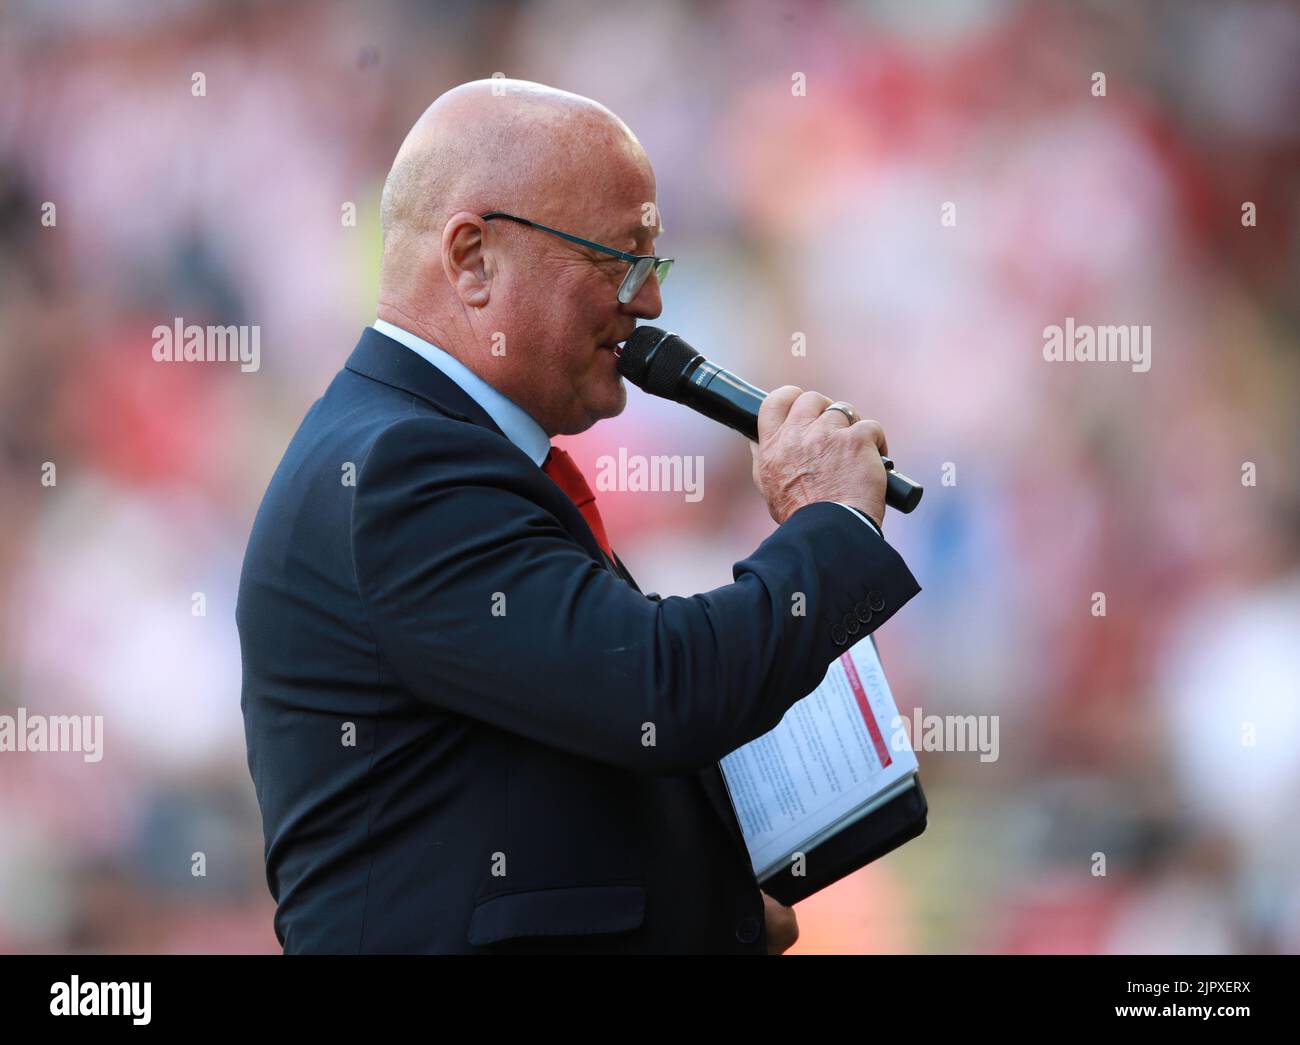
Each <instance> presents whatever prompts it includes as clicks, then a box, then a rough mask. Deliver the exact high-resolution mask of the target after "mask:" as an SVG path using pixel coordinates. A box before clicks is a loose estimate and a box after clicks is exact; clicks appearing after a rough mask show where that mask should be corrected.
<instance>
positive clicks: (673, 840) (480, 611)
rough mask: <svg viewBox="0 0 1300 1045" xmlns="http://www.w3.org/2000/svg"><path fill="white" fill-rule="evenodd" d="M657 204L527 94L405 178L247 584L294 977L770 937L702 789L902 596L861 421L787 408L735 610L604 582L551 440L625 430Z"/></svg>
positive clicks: (767, 941)
mask: <svg viewBox="0 0 1300 1045" xmlns="http://www.w3.org/2000/svg"><path fill="white" fill-rule="evenodd" d="M655 199H656V193H655V181H654V174H653V171H652V170H651V167H650V163H649V160H648V159H647V157H646V155H645V152H644V150H643V149H642V148H641V145H640V143H639V142H638V141H637V139H636V138H635V136H634V135H633V134H632V132H631V131H630V130H628V128H627V127H626V126H625V125H624V124H623V123H622V121H621V120H619V119H618V118H617V117H616V116H614V114H613V113H611V112H609V111H608V110H607V109H605V108H604V107H602V106H600V105H598V104H597V103H595V102H593V101H591V100H589V99H586V98H581V97H578V96H576V95H572V94H568V93H565V92H561V91H556V90H553V89H550V88H547V87H544V86H542V85H540V84H533V83H528V82H523V81H512V80H501V79H496V80H488V81H479V82H475V83H470V84H464V85H462V86H460V87H457V88H455V89H454V90H451V91H449V92H448V93H446V94H444V95H443V96H442V97H441V98H439V99H438V100H437V101H436V102H435V103H434V104H433V105H432V106H431V107H430V108H429V109H428V111H427V112H425V113H424V115H423V116H422V117H421V118H420V120H419V121H418V122H417V123H416V125H415V127H414V128H413V129H412V130H411V132H410V134H409V135H408V137H407V139H406V141H405V142H404V143H403V145H402V147H401V149H400V151H399V152H398V155H397V158H396V161H395V162H394V164H393V169H392V172H391V173H390V175H389V177H388V181H387V183H386V184H385V186H384V195H383V203H382V215H381V217H382V224H383V234H384V251H383V261H382V271H381V277H380V291H379V307H378V321H377V322H376V324H375V327H374V328H370V329H367V330H366V331H365V333H364V334H363V335H362V337H361V340H360V343H359V344H358V345H357V347H356V349H355V350H354V351H353V353H352V355H351V358H350V359H349V360H348V362H347V365H346V367H345V368H344V369H343V370H342V371H340V372H339V374H338V376H337V377H335V379H334V380H333V382H332V383H331V384H330V386H329V388H328V389H327V390H326V392H325V394H324V396H323V397H322V398H321V399H320V400H318V401H317V402H316V403H315V405H313V406H312V408H311V410H310V411H309V412H308V414H307V416H306V418H305V419H304V421H303V423H302V426H301V427H300V428H299V430H298V432H297V434H296V435H295V436H294V438H293V441H292V442H291V444H290V445H289V448H288V450H287V451H286V453H285V456H284V459H283V461H282V462H281V464H280V467H279V468H278V470H277V471H276V473H275V476H274V478H273V479H272V480H271V484H270V487H269V489H268V490H267V493H266V497H265V499H264V501H263V503H262V506H261V509H260V511H259V512H258V516H257V520H256V522H255V523H254V526H253V532H252V536H251V538H250V540H249V544H248V552H247V556H246V559H245V562H244V571H243V576H242V579H241V583H240V592H239V605H238V611H237V617H238V624H239V633H240V641H241V645H242V650H243V667H244V688H243V699H242V707H243V711H244V720H245V728H246V733H247V740H248V760H249V768H250V771H251V773H252V777H253V781H254V784H255V785H256V790H257V797H258V802H259V804H260V806H261V810H262V817H263V824H264V831H265V837H266V865H267V880H268V882H269V884H270V888H271V893H272V895H273V896H274V898H275V899H276V901H277V904H278V907H277V911H276V916H275V930H276V935H277V937H278V939H279V940H280V942H281V944H282V945H283V947H284V949H285V951H286V952H353V953H355V952H488V951H494V952H499V951H515V952H521V951H535V952H536V951H550V952H555V951H569V952H584V951H585V952H590V951H602V952H669V953H684V952H704V951H707V952H753V953H759V954H761V953H765V952H771V953H779V952H780V951H782V950H784V949H785V948H787V947H788V946H789V945H790V944H791V943H792V942H793V941H794V938H795V936H796V935H797V928H796V924H795V919H794V913H793V911H791V910H790V909H788V908H786V907H783V906H782V905H780V904H777V903H776V902H775V901H773V900H771V899H770V898H767V897H765V896H764V895H763V894H762V892H761V891H760V889H759V887H758V885H757V883H756V881H755V878H754V874H753V870H752V867H751V865H750V862H749V858H748V854H747V852H746V849H745V845H744V839H743V837H742V835H741V832H740V828H739V825H738V823H737V821H736V817H735V814H734V812H733V811H732V809H731V806H730V804H729V801H728V798H727V795H726V790H725V784H724V782H723V779H722V776H721V772H720V770H719V768H718V765H717V762H718V759H719V758H721V757H722V756H724V755H726V754H727V753H728V752H729V751H732V750H734V749H735V748H737V747H739V746H740V745H742V744H744V743H746V742H748V741H750V740H752V739H754V738H755V737H758V736H761V735H762V734H763V733H765V732H767V731H768V730H770V729H772V728H773V727H774V726H776V725H777V723H778V722H779V721H780V720H781V717H782V716H783V715H784V713H785V711H786V709H787V708H789V707H790V705H791V704H793V703H794V702H795V701H796V700H798V699H799V698H801V697H803V696H804V695H806V694H807V693H808V692H809V691H811V690H812V689H813V688H814V687H815V686H816V685H817V684H818V683H819V682H820V681H821V678H822V676H823V675H824V674H825V672H826V669H827V667H828V666H829V664H830V663H831V661H833V660H834V659H835V658H836V657H837V656H838V655H840V654H841V653H842V652H843V651H844V647H845V645H846V643H847V642H848V641H849V636H850V635H856V636H857V638H861V637H862V635H865V634H866V633H868V632H870V631H872V630H874V629H875V628H876V627H878V626H879V625H880V624H881V623H883V622H884V621H885V620H888V619H889V617H890V616H891V615H892V614H893V613H894V612H896V611H897V610H898V609H899V607H901V606H902V605H903V604H904V603H905V602H907V600H908V599H910V598H911V597H912V596H913V595H914V594H916V592H918V591H919V590H920V589H919V587H918V585H917V583H916V581H915V580H914V579H913V577H912V575H911V573H910V572H909V571H908V569H907V567H906V566H905V565H904V563H903V561H902V560H901V559H900V558H899V556H898V555H897V553H896V552H894V550H893V549H892V548H890V546H889V545H888V544H887V543H886V542H885V540H884V538H883V536H882V533H881V530H880V528H879V525H880V523H881V521H882V519H883V516H884V489H885V473H884V469H883V466H882V464H881V460H880V455H881V453H883V452H886V451H887V447H886V443H885V437H884V433H883V432H882V431H881V429H880V426H879V425H877V424H876V423H875V422H871V421H857V423H854V421H856V417H855V415H854V412H853V410H852V408H850V407H848V406H847V404H830V402H829V400H827V399H826V397H825V396H822V395H819V394H818V393H815V392H801V390H800V389H798V388H794V387H789V386H788V387H785V388H781V389H778V390H776V391H775V392H773V393H772V394H771V395H770V396H769V397H768V399H767V400H766V401H765V402H764V404H763V408H762V415H761V417H760V421H759V443H758V445H757V446H756V447H755V451H754V479H755V482H756V484H757V486H758V488H759V490H760V492H761V493H762V495H763V496H764V498H765V499H766V501H767V504H768V508H769V511H770V513H771V515H772V517H773V519H774V520H775V521H776V522H777V523H778V524H779V525H778V527H777V529H776V531H775V532H774V533H773V534H772V535H771V537H769V538H768V539H767V540H766V541H764V542H763V544H762V545H760V546H759V548H758V549H756V550H755V551H754V553H753V554H752V555H751V556H750V557H749V558H747V559H746V560H745V561H743V562H741V563H738V564H736V566H735V567H734V577H735V583H733V584H730V585H727V586H725V587H721V588H717V589H715V590H713V591H711V592H706V593H704V594H700V595H695V596H692V597H690V598H668V599H662V600H661V599H658V597H654V596H646V595H644V594H642V593H641V592H640V590H639V589H638V588H637V586H636V584H635V583H634V582H633V580H632V578H631V576H629V575H628V574H627V572H626V570H624V569H623V567H622V564H621V563H620V562H619V561H618V559H617V556H615V555H614V552H613V549H612V548H610V546H609V543H608V538H607V536H606V534H605V533H604V528H603V525H602V524H601V521H600V518H599V514H598V512H597V510H596V505H595V503H594V499H593V498H592V497H591V494H590V489H589V488H588V487H587V486H586V484H585V482H584V480H583V479H582V476H581V473H580V472H578V470H577V469H576V467H575V466H574V465H573V463H572V461H570V460H569V459H568V457H567V455H564V454H563V453H562V452H561V451H559V450H558V449H555V450H553V449H552V448H551V446H550V438H551V437H552V436H554V435H560V434H565V435H567V434H573V433H576V432H581V431H584V430H585V429H587V428H589V427H590V426H591V425H593V424H594V423H596V422H597V421H599V420H601V419H602V418H607V417H613V416H615V415H616V414H618V413H619V412H620V411H621V410H622V409H623V406H624V404H625V401H626V391H625V389H624V387H623V384H622V381H621V379H620V377H619V375H618V373H617V371H616V369H615V353H614V348H615V346H616V345H617V344H618V343H619V342H621V341H622V340H624V339H625V338H626V337H627V336H628V334H629V333H630V332H631V331H632V329H633V328H634V327H635V325H636V321H637V319H638V318H641V319H654V318H655V317H656V316H658V315H659V313H660V310H661V299H660V289H659V284H658V278H659V273H660V272H662V267H661V266H660V265H659V264H658V262H644V263H639V262H629V261H627V260H625V259H624V257H623V255H629V256H630V255H636V256H649V255H652V254H653V250H654V240H655V238H656V236H657V234H658V232H659V225H658V220H657V207H653V206H647V204H653V203H654V202H655ZM647 215H649V216H650V220H649V221H648V222H647V220H646V217H647ZM578 241H582V242H578ZM607 251H609V252H607ZM832 407H833V408H832ZM796 595H802V600H799V599H797V598H796ZM800 601H803V603H804V605H805V607H806V612H805V613H803V614H796V613H795V612H793V608H794V607H795V606H796V605H797V604H798V603H799V602H800ZM868 602H869V603H871V604H872V605H874V606H880V607H881V608H880V609H878V610H875V611H874V615H873V614H865V617H866V618H867V619H868V620H867V623H864V624H862V625H861V627H860V629H859V615H860V614H859V615H855V612H854V608H855V606H856V607H861V606H864V605H866V604H867V603H868ZM846 622H847V623H846ZM849 624H851V625H852V627H849ZM859 630H860V632H861V634H859Z"/></svg>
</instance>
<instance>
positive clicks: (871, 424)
mask: <svg viewBox="0 0 1300 1045" xmlns="http://www.w3.org/2000/svg"><path fill="white" fill-rule="evenodd" d="M838 412H839V411H837V410H831V411H830V413H832V414H834V413H838ZM853 434H854V435H855V436H857V437H858V438H859V439H861V440H862V442H863V445H867V444H868V443H874V444H875V447H876V449H877V450H878V451H880V455H881V456H882V457H884V456H886V455H888V453H889V441H888V440H887V439H886V438H885V430H884V429H883V428H881V427H880V422H879V421H872V420H865V421H859V422H858V423H857V424H855V425H854V426H853Z"/></svg>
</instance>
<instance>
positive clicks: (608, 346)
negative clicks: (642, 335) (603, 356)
mask: <svg viewBox="0 0 1300 1045" xmlns="http://www.w3.org/2000/svg"><path fill="white" fill-rule="evenodd" d="M631 336H632V335H631V334H628V335H627V337H621V338H619V339H618V340H617V341H605V342H603V343H602V344H600V345H598V346H597V347H598V348H603V349H604V350H605V351H607V352H613V353H614V355H615V356H618V354H619V353H620V352H622V351H623V343H624V342H625V341H626V340H627V339H628V338H629V337H631Z"/></svg>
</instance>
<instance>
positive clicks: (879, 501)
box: [751, 385, 889, 528]
mask: <svg viewBox="0 0 1300 1045" xmlns="http://www.w3.org/2000/svg"><path fill="white" fill-rule="evenodd" d="M844 406H847V404H837V405H836V408H835V409H832V408H831V400H830V399H828V398H827V397H826V396H824V395H822V394H821V393H820V392H805V391H803V390H802V389H801V388H797V387H795V386H794V385H783V386H782V387H780V388H778V389H775V390H774V391H772V392H770V393H768V396H767V398H766V399H764V400H763V405H762V406H761V407H760V408H759V411H758V441H757V442H756V443H753V444H751V449H752V450H753V454H754V485H755V486H757V487H758V491H759V493H761V494H762V495H763V499H764V500H766V501H767V510H768V512H770V513H771V515H772V518H773V520H775V521H776V522H777V523H778V524H779V523H783V522H785V521H786V519H788V518H790V516H791V515H793V514H794V513H795V512H797V511H798V510H799V509H800V508H802V507H803V506H804V505H806V504H813V503H814V502H816V501H839V502H840V503H841V504H847V505H848V506H849V507H851V508H856V509H857V510H858V511H860V512H863V513H864V514H866V515H869V516H871V518H872V519H874V520H875V522H876V525H877V526H881V527H882V528H883V524H884V519H885V476H886V474H887V473H886V472H885V465H884V462H883V461H882V460H881V455H882V454H884V453H885V452H887V451H888V449H889V447H888V444H887V443H886V442H885V433H884V430H883V429H882V428H881V427H880V425H878V424H877V423H876V422H875V421H858V422H857V423H856V424H855V423H852V422H851V420H850V418H849V416H848V414H847V412H845V411H844V410H842V409H841V407H844ZM848 409H850V410H851V409H852V407H848Z"/></svg>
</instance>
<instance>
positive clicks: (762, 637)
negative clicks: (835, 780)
mask: <svg viewBox="0 0 1300 1045" xmlns="http://www.w3.org/2000/svg"><path fill="white" fill-rule="evenodd" d="M521 461H522V457H521V455H519V454H517V453H514V452H513V449H512V448H510V447H508V445H507V446H503V444H502V440H501V438H500V436H498V435H496V434H495V433H492V432H489V431H487V430H485V429H480V428H477V427H475V426H471V425H466V424H463V423H457V422H452V421H448V420H444V419H441V418H411V419H408V420H405V421H402V422H401V423H399V424H397V425H394V426H392V427H391V428H389V429H388V430H386V431H385V432H384V433H383V434H382V435H380V436H379V438H378V439H377V440H376V442H375V443H374V445H373V446H372V448H371V450H370V452H369V454H368V455H367V457H366V459H365V461H364V462H363V464H362V467H361V469H360V471H359V474H358V478H357V488H356V494H355V499H354V502H353V510H352V552H353V561H354V565H355V568H356V576H357V584H358V589H359V593H360V596H361V599H362V601H363V603H364V605H365V609H366V614H367V617H368V620H369V624H370V626H371V629H372V631H373V634H374V639H375V642H376V643H377V645H378V647H379V650H380V653H381V655H382V656H383V658H384V660H385V661H386V662H387V664H388V665H389V666H390V667H391V669H392V671H393V672H394V673H395V675H396V676H397V678H398V679H399V680H400V681H401V683H402V684H403V685H404V686H405V687H406V688H407V689H408V690H410V691H411V693H413V694H414V695H415V696H416V697H417V698H418V699H420V700H422V701H427V702H428V703H429V704H431V705H434V706H436V707H439V708H443V709H446V710H448V711H452V712H455V713H458V714H461V715H464V716H467V717H469V718H471V719H476V720H478V721H481V722H485V723H487V724H489V725H491V726H494V727H497V728H499V729H502V730H506V731H509V732H511V733H515V734H518V735H521V736H524V737H528V738H530V739H532V740H534V741H537V742H538V743H541V744H545V745H548V746H551V747H555V748H559V749H562V750H564V751H567V752H570V753H572V754H575V755H579V756H584V757H587V758H591V759H595V760H598V761H601V762H605V763H610V764H613V765H616V766H619V767H621V768H623V769H626V770H629V771H632V772H638V773H644V774H676V773H684V772H690V771H694V770H698V769H702V768H705V767H707V766H709V765H711V764H713V763H714V762H716V761H717V760H718V759H719V758H721V757H723V756H724V755H726V754H727V753H729V752H730V751H733V750H734V749H735V748H737V747H739V746H740V745H742V744H744V743H747V742H748V741H750V740H753V739H754V738H756V737H758V736H761V735H762V734H763V733H766V732H767V731H768V730H770V729H772V728H773V727H775V726H776V725H777V723H778V722H780V720H781V717H782V716H783V715H784V714H785V712H786V709H787V708H789V707H790V705H791V704H793V703H794V702H795V701H797V700H799V699H800V698H802V697H803V696H805V695H807V694H808V693H809V692H810V691H811V690H812V689H814V688H815V687H816V686H817V684H818V683H820V682H821V680H822V678H823V676H824V675H825V673H826V669H827V667H828V666H829V665H830V663H831V662H832V661H833V660H834V659H835V658H836V657H838V656H839V655H840V654H842V653H843V652H844V651H845V649H846V648H847V643H851V642H854V641H861V639H862V638H864V637H865V636H866V635H867V634H869V633H870V632H872V631H874V630H875V629H876V628H878V627H879V626H880V625H881V624H883V623H884V622H885V621H887V620H888V619H889V618H890V617H891V616H893V614H894V613H895V612H897V611H898V609H899V608H900V607H902V606H903V604H904V603H906V602H907V601H908V600H909V599H911V598H912V596H914V595H915V594H916V593H917V592H919V591H920V586H919V585H918V584H917V582H916V580H915V579H914V578H913V576H912V574H911V572H910V571H909V570H908V568H907V566H906V565H905V564H904V563H903V560H902V558H901V557H900V556H899V555H898V553H897V552H896V551H894V549H893V548H891V547H890V546H889V544H888V543H887V542H885V541H884V539H883V538H873V539H871V540H864V539H863V533H862V522H861V521H860V520H859V519H857V518H855V517H854V516H853V514H852V513H851V512H846V511H845V510H844V508H843V507H842V506H840V505H838V504H834V503H830V502H825V503H818V504H811V505H806V506H805V507H803V508H801V509H800V510H799V511H797V512H796V513H795V514H794V515H792V516H791V517H790V518H789V519H788V520H787V521H786V522H785V523H784V524H783V525H781V526H780V527H778V528H777V530H776V531H775V532H774V533H773V534H772V535H771V536H770V537H768V538H767V539H766V540H765V541H763V543H762V544H760V545H759V547H758V548H757V549H755V550H754V552H753V553H752V554H751V555H750V556H749V557H748V558H746V559H745V560H744V561H742V562H739V563H736V564H735V566H734V567H733V570H732V574H733V577H734V583H732V584H728V585H726V586H724V587H720V588H715V589H713V590H712V591H708V592H704V593H702V594H699V595H692V596H690V597H688V598H683V597H670V598H665V599H662V600H661V601H655V600H654V599H650V598H647V597H646V596H645V595H642V594H641V593H639V592H637V591H635V590H634V589H633V588H631V587H630V586H629V585H627V584H625V583H624V582H623V581H622V580H620V579H619V578H618V577H616V576H615V575H614V574H613V573H611V572H610V571H608V570H605V569H602V568H601V567H600V566H598V565H597V564H596V562H595V561H593V560H592V559H591V557H590V556H588V554H587V552H586V551H585V550H584V549H583V547H582V546H581V545H580V544H579V543H578V542H577V541H575V540H574V539H573V538H572V537H571V536H570V535H569V534H568V532H567V531H566V530H565V529H564V528H563V526H562V525H561V523H560V521H559V520H558V519H557V518H556V517H555V515H554V514H552V512H551V511H549V510H548V509H547V508H546V507H545V506H544V505H543V504H541V503H539V494H538V491H539V490H540V489H541V487H539V486H537V484H538V483H548V482H549V480H548V479H546V477H545V476H542V475H541V474H540V473H538V472H536V470H535V469H533V470H531V471H530V469H526V468H522V467H521V466H520V465H521ZM540 500H545V498H544V497H542V498H540ZM869 604H872V605H874V607H875V608H873V609H871V610H870V612H867V613H865V614H864V613H863V608H864V607H867V606H868V605H869ZM864 616H865V617H866V618H869V619H864V620H862V622H861V623H860V624H859V627H858V629H855V631H856V633H855V634H853V636H852V638H851V639H850V638H847V637H846V632H845V631H844V622H845V621H849V622H852V621H854V620H856V619H858V618H862V617H864ZM837 626H838V630H837Z"/></svg>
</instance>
